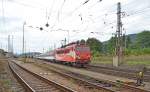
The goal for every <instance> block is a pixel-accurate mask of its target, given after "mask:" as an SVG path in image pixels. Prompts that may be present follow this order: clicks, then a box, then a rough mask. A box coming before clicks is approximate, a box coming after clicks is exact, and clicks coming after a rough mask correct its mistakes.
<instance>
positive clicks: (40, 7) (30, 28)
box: [0, 0, 150, 53]
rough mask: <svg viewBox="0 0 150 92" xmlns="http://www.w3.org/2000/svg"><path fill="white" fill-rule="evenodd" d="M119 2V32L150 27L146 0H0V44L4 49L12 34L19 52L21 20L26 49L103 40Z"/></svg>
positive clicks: (149, 6)
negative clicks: (120, 13)
mask: <svg viewBox="0 0 150 92" xmlns="http://www.w3.org/2000/svg"><path fill="white" fill-rule="evenodd" d="M119 1H120V2H121V7H122V23H123V29H124V30H123V33H126V34H132V33H139V32H141V31H143V30H145V29H147V30H150V22H149V21H150V17H149V16H150V0H102V1H101V0H0V6H1V7H0V46H1V48H3V49H5V50H6V49H7V48H8V46H7V44H8V41H7V39H8V35H13V47H14V52H15V53H21V52H22V30H23V24H24V22H25V25H24V30H25V45H26V46H25V47H26V52H29V51H37V52H43V48H44V51H46V50H49V49H50V48H51V49H53V48H54V44H55V46H56V47H59V46H60V45H61V40H64V39H65V38H66V39H67V42H68V39H69V42H72V41H77V40H80V39H87V38H89V37H96V38H97V39H99V40H100V41H106V40H108V39H110V37H112V36H113V35H112V34H113V33H115V31H116V12H117V11H116V10H117V2H119ZM46 23H48V24H49V27H46V26H45V24H46ZM40 27H42V28H43V29H44V30H42V31H40V30H39V28H40ZM91 32H95V33H94V34H92V33H91Z"/></svg>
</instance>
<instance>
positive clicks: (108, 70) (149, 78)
mask: <svg viewBox="0 0 150 92" xmlns="http://www.w3.org/2000/svg"><path fill="white" fill-rule="evenodd" d="M86 70H89V71H94V72H98V73H104V74H109V75H114V76H119V77H125V78H128V79H134V80H136V79H137V78H136V75H137V73H138V71H136V70H125V69H118V68H113V67H103V66H93V65H89V66H87V67H86ZM144 81H145V82H150V71H149V70H148V71H147V72H146V73H145V74H144Z"/></svg>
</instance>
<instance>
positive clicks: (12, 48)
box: [11, 35, 14, 54]
mask: <svg viewBox="0 0 150 92" xmlns="http://www.w3.org/2000/svg"><path fill="white" fill-rule="evenodd" d="M13 40H14V37H13V35H12V46H11V52H12V54H13V53H14V47H13Z"/></svg>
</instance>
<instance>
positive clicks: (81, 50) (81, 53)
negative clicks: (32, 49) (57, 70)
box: [35, 43, 91, 66]
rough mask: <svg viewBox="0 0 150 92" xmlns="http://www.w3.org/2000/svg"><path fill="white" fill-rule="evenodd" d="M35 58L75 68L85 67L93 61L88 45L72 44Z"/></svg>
mask: <svg viewBox="0 0 150 92" xmlns="http://www.w3.org/2000/svg"><path fill="white" fill-rule="evenodd" d="M35 58H38V59H44V60H48V61H53V62H54V61H55V62H61V63H66V64H71V65H74V66H85V65H87V64H89V63H90V61H91V52H90V48H89V46H87V45H86V44H83V43H81V44H80V43H70V44H68V45H65V46H63V47H61V48H58V49H56V50H53V51H49V52H47V53H43V54H40V55H38V56H35Z"/></svg>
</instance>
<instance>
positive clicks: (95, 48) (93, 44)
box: [86, 38, 102, 54]
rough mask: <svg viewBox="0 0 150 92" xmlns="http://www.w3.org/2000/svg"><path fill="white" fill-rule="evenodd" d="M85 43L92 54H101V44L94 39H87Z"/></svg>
mask: <svg viewBox="0 0 150 92" xmlns="http://www.w3.org/2000/svg"><path fill="white" fill-rule="evenodd" d="M86 43H87V44H88V45H89V46H90V49H91V51H92V52H93V54H95V53H101V51H102V43H101V42H100V41H99V40H98V39H96V38H88V39H87V41H86Z"/></svg>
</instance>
